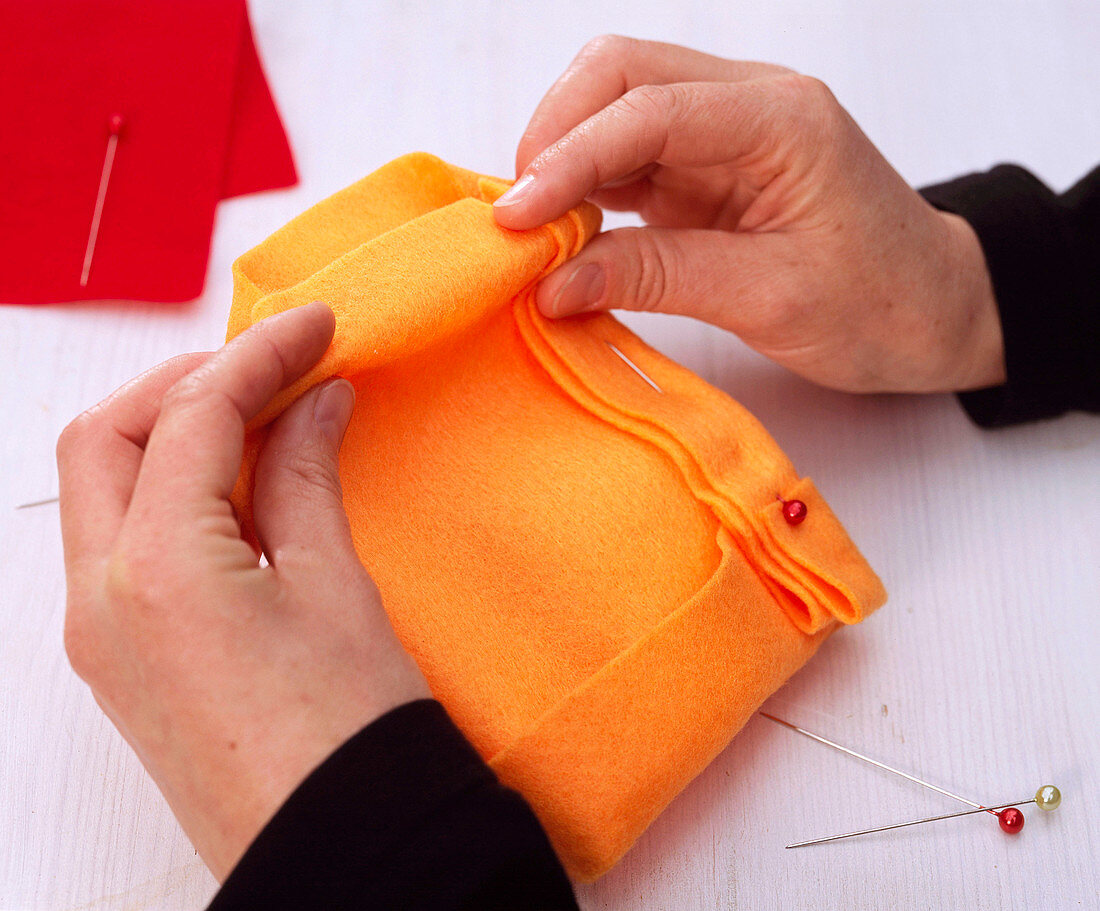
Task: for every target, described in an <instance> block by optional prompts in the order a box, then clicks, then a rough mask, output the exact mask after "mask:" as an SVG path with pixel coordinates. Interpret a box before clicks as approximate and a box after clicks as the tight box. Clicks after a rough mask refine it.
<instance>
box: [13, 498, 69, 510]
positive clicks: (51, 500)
mask: <svg viewBox="0 0 1100 911" xmlns="http://www.w3.org/2000/svg"><path fill="white" fill-rule="evenodd" d="M60 501H61V497H50V498H49V499H48V500H35V501H34V502H33V503H20V504H19V505H18V506H16V507H15V508H16V509H33V508H34V507H35V506H45V505H46V504H48V503H58V502H60Z"/></svg>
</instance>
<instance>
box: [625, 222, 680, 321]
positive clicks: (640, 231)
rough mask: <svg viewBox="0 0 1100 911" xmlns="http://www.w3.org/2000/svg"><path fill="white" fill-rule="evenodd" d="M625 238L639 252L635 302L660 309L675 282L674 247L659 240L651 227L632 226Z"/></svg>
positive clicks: (649, 308)
mask: <svg viewBox="0 0 1100 911" xmlns="http://www.w3.org/2000/svg"><path fill="white" fill-rule="evenodd" d="M627 230H628V231H629V233H628V234H627V235H626V236H625V237H624V240H627V241H629V242H630V243H631V244H632V245H633V246H634V248H635V250H636V251H637V258H636V261H635V274H634V276H633V284H634V298H635V304H636V306H637V307H638V309H640V310H659V309H660V308H661V306H662V304H663V303H664V302H665V299H666V297H667V296H668V291H669V288H670V286H671V284H672V282H673V281H674V275H675V269H676V264H675V262H674V259H675V257H674V254H673V248H672V247H669V246H666V245H662V244H660V243H658V242H657V239H656V237H654V235H653V231H652V229H647V228H630V229H627Z"/></svg>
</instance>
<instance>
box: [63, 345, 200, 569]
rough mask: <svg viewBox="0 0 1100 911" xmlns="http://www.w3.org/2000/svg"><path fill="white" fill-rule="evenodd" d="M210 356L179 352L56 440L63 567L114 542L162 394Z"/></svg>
mask: <svg viewBox="0 0 1100 911" xmlns="http://www.w3.org/2000/svg"><path fill="white" fill-rule="evenodd" d="M209 357H210V354H209V353H207V352H203V353H199V354H183V355H180V356H179V357H175V358H172V359H171V360H169V361H165V362H164V363H163V364H160V365H159V366H157V367H153V368H152V369H151V370H147V371H146V372H145V373H143V374H142V375H141V376H139V377H138V378H137V379H134V380H131V381H130V382H129V383H127V384H126V385H125V386H122V387H121V388H120V389H118V390H117V391H115V392H114V393H112V394H111V395H110V396H108V397H107V398H106V399H104V400H103V401H102V402H100V403H99V404H98V405H96V406H95V407H94V408H89V409H88V410H87V411H85V412H84V413H83V414H81V415H80V416H79V417H77V418H76V419H75V420H74V421H72V423H70V424H69V425H68V426H67V427H66V428H65V430H64V431H63V432H62V434H61V436H60V438H59V439H58V441H57V475H58V482H59V484H60V494H61V495H60V497H59V500H60V504H59V505H60V510H61V538H62V540H63V541H64V544H65V559H66V563H67V564H68V565H70V566H71V565H72V564H73V563H74V562H76V561H79V560H82V559H84V558H85V557H89V556H91V557H95V556H102V555H103V554H105V553H106V552H107V551H108V550H109V549H110V547H111V545H112V544H113V543H114V540H115V538H116V537H117V536H118V529H119V527H120V526H121V524H122V519H123V516H125V514H126V507H127V506H128V505H129V503H130V496H131V494H132V493H133V491H134V483H135V482H136V481H137V476H138V470H139V469H140V467H141V459H142V456H143V454H144V452H145V445H146V443H147V442H148V440H149V433H150V432H151V431H152V429H153V425H154V424H156V421H157V415H158V414H159V413H160V400H161V397H162V396H163V395H164V393H165V392H166V391H167V390H168V389H169V388H170V387H171V386H172V385H173V384H175V383H176V382H178V381H179V380H180V378H181V377H184V376H186V375H187V374H188V373H190V372H191V371H192V370H194V369H195V368H196V367H198V366H199V365H200V364H202V363H203V362H204V361H205V360H206V359H207V358H209Z"/></svg>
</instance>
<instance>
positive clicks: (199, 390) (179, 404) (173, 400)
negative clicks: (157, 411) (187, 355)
mask: <svg viewBox="0 0 1100 911" xmlns="http://www.w3.org/2000/svg"><path fill="white" fill-rule="evenodd" d="M198 373H199V371H195V373H191V374H188V375H187V376H185V377H184V378H183V379H182V380H179V381H178V382H177V383H174V384H173V385H172V387H171V388H170V389H169V390H168V391H167V392H166V393H165V394H164V399H163V400H162V402H161V410H162V411H183V410H186V409H189V408H192V407H194V406H195V405H196V404H197V403H198V402H200V401H202V399H203V398H204V396H205V394H206V393H205V388H204V384H203V382H202V379H201V377H200V376H199V375H198Z"/></svg>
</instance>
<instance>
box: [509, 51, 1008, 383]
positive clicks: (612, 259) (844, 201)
mask: <svg viewBox="0 0 1100 911" xmlns="http://www.w3.org/2000/svg"><path fill="white" fill-rule="evenodd" d="M516 173H517V175H518V179H517V181H516V184H515V185H514V186H513V188H512V190H511V191H509V192H508V193H506V194H505V195H504V196H502V197H501V198H500V199H499V200H498V201H497V203H496V207H495V213H496V219H497V221H498V222H499V223H500V224H501V225H503V226H505V227H507V228H513V229H517V230H521V229H527V228H532V227H535V226H537V225H540V224H543V223H545V222H547V221H549V220H551V219H552V218H555V217H557V216H559V215H561V214H562V213H563V212H565V211H566V210H567V209H569V208H570V207H572V206H574V205H576V204H577V203H579V202H580V201H581V200H582V199H584V198H586V197H588V198H590V199H591V200H592V201H593V202H595V203H597V204H598V205H601V206H603V207H605V208H609V209H624V210H632V211H636V212H638V213H640V214H641V216H642V217H643V218H644V219H645V221H646V222H647V223H648V224H649V225H650V226H651V227H646V228H623V229H619V230H614V231H608V232H606V233H604V234H601V235H600V236H598V237H597V238H595V239H594V240H593V241H592V242H591V243H590V244H589V245H588V246H587V247H585V249H584V250H582V251H581V252H580V254H578V255H577V256H576V257H575V258H574V259H572V260H570V261H569V262H567V263H565V264H564V265H562V266H561V267H560V268H559V269H557V270H556V271H555V272H553V273H551V274H550V275H549V276H547V277H546V278H545V279H544V280H543V281H542V282H541V284H540V286H539V288H538V289H537V292H536V301H537V303H538V306H539V308H540V309H541V310H542V312H543V313H544V314H546V315H547V316H564V315H567V314H571V313H578V312H582V311H589V310H603V309H608V308H610V307H621V308H624V309H628V310H657V311H662V312H667V313H681V314H685V315H689V316H695V317H698V318H699V319H703V320H706V321H707V322H710V323H714V324H715V325H718V326H722V327H723V328H726V329H729V330H731V331H733V332H735V333H737V334H738V335H739V336H740V337H741V338H742V339H744V341H745V342H747V343H748V344H749V345H751V346H752V347H753V348H755V349H757V350H758V351H760V352H761V353H763V354H765V355H767V356H768V357H770V358H772V359H773V360H775V361H778V362H779V363H781V364H783V365H785V366H786V367H788V368H790V369H791V370H793V371H795V372H796V373H799V374H801V375H802V376H805V377H807V378H808V379H811V380H814V381H815V382H818V383H820V384H822V385H824V386H831V387H833V388H837V389H845V390H849V391H858V392H875V391H898V392H901V391H906V392H930V391H947V390H962V389H975V388H980V387H983V386H992V385H996V384H998V383H1002V382H1004V376H1005V374H1004V369H1005V368H1004V351H1003V340H1002V338H1001V327H1000V321H999V318H998V315H997V308H996V303H995V300H994V296H993V289H992V284H991V281H990V278H989V273H988V270H987V268H986V265H985V259H984V256H983V254H982V250H981V247H980V245H979V242H978V239H977V236H976V235H975V234H974V231H973V230H972V229H971V228H970V226H969V225H968V224H967V223H966V222H965V221H964V220H963V219H961V218H958V217H957V216H954V215H949V214H945V213H941V212H938V211H936V210H935V209H934V208H933V207H932V206H930V205H929V204H927V203H926V202H925V201H924V200H923V199H922V198H921V197H920V196H919V195H918V194H917V193H916V192H914V191H913V190H912V189H911V188H910V187H909V186H908V185H907V184H906V183H905V182H904V181H903V180H902V179H901V177H900V176H899V175H898V174H897V172H895V171H894V170H893V168H891V167H890V165H889V164H888V163H887V161H886V160H885V159H884V158H883V157H882V155H881V154H880V153H879V152H878V151H877V150H876V149H875V147H874V146H873V145H872V144H871V142H870V141H869V140H868V139H867V137H866V136H865V135H864V134H863V133H862V132H861V131H860V129H859V127H858V126H857V125H856V123H855V122H854V121H853V120H852V118H851V117H850V116H849V115H848V113H847V112H846V111H845V110H844V109H843V108H842V107H841V106H840V105H839V104H838V103H837V101H836V99H835V98H834V97H833V95H832V93H831V92H830V91H829V90H828V89H827V88H826V87H825V85H823V84H822V83H821V82H819V81H817V80H815V79H811V78H808V77H805V76H801V75H798V74H796V73H793V72H791V71H789V70H786V69H784V68H782V67H777V66H772V65H769V64H762V63H746V62H740V61H732V60H723V59H721V58H718V57H711V56H708V55H706V54H700V53H697V52H695V51H691V50H687V49H686V48H681V47H676V46H674V45H668V44H659V43H655V42H647V41H634V40H631V39H626V38H619V37H615V36H606V37H604V38H599V39H597V40H595V41H593V42H591V43H590V44H588V45H587V46H586V47H585V48H584V49H583V50H582V51H581V52H580V54H579V55H578V56H577V57H576V59H575V60H574V61H573V62H572V64H570V66H569V68H568V69H567V70H566V71H565V73H564V75H563V76H562V77H561V78H560V79H559V80H558V81H557V83H555V85H554V86H553V87H552V88H551V89H550V91H549V92H548V93H547V95H546V97H545V98H544V99H543V100H542V103H541V104H540V105H539V106H538V108H537V109H536V111H535V113H534V116H533V117H532V118H531V122H530V124H529V125H528V127H527V131H526V132H525V133H524V136H523V139H522V141H521V142H520V145H519V150H518V152H517V155H516Z"/></svg>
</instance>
